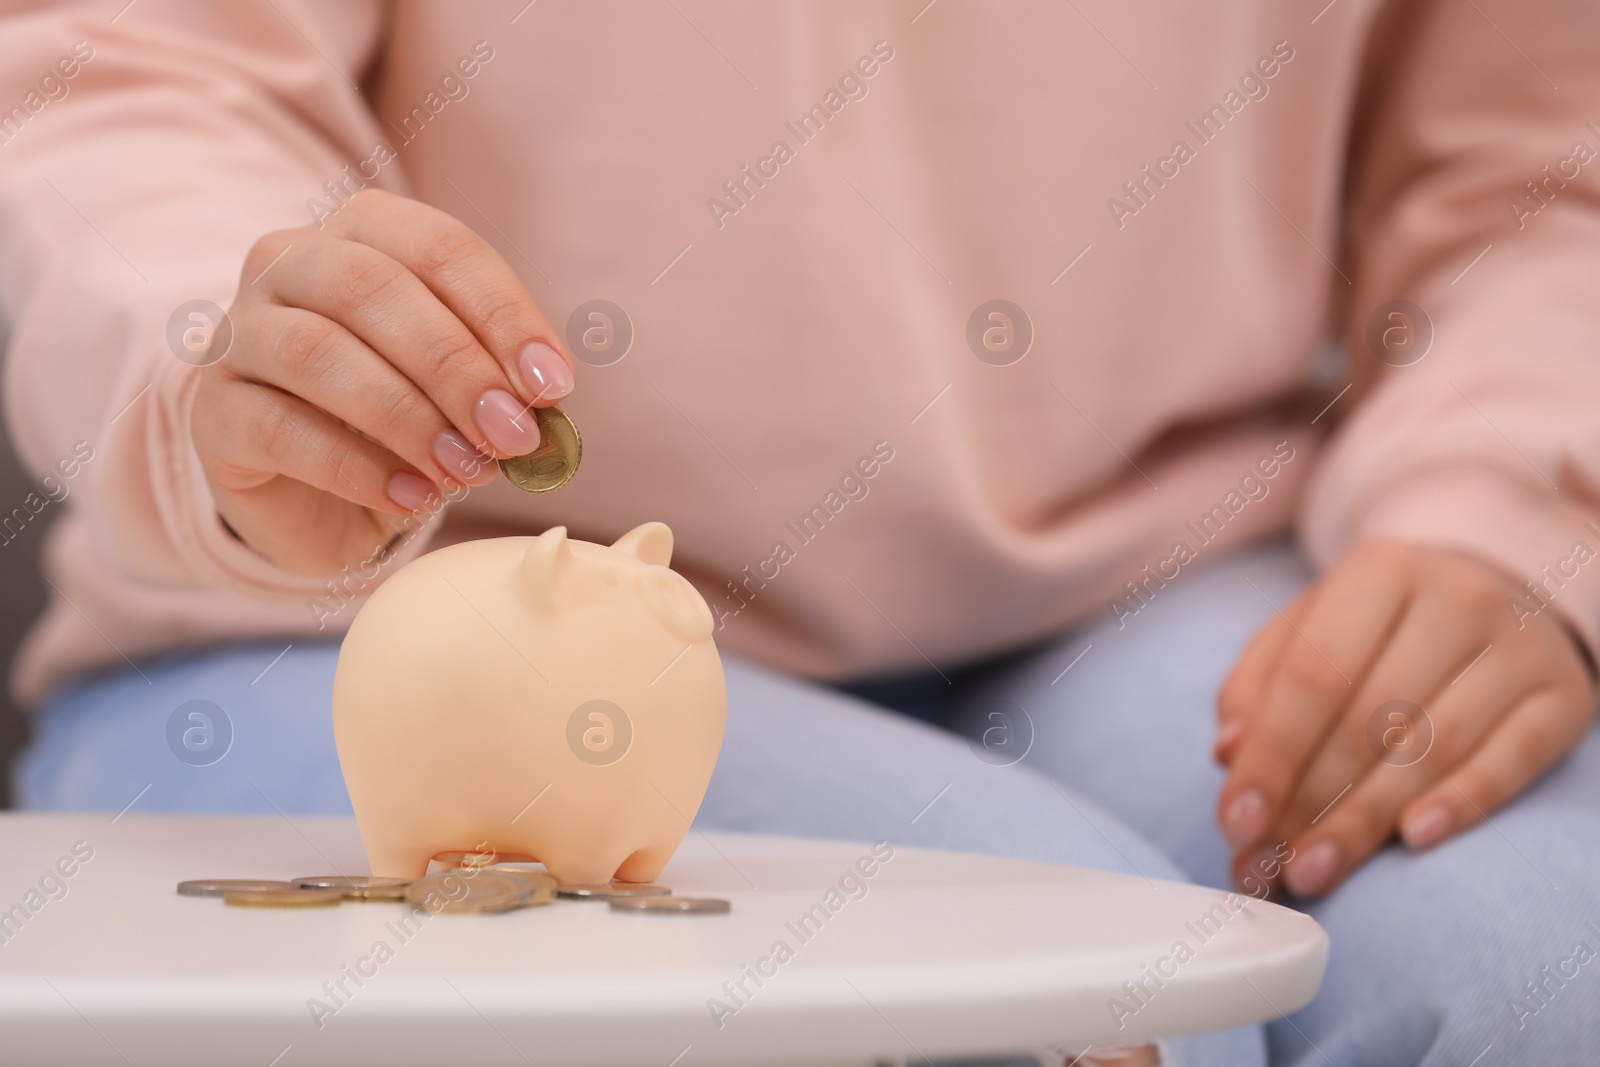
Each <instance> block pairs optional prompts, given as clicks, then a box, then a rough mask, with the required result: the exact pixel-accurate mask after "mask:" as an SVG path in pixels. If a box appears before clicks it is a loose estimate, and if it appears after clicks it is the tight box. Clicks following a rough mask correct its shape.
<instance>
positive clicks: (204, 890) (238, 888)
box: [178, 878, 298, 897]
mask: <svg viewBox="0 0 1600 1067" xmlns="http://www.w3.org/2000/svg"><path fill="white" fill-rule="evenodd" d="M296 888H298V887H297V886H296V885H295V884H294V883H293V882H276V881H270V880H266V879H261V878H201V879H198V880H196V881H192V882H179V883H178V894H179V895H180V896H185V897H220V896H221V895H222V894H224V893H266V892H270V891H271V890H274V889H296Z"/></svg>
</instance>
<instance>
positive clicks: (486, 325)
mask: <svg viewBox="0 0 1600 1067" xmlns="http://www.w3.org/2000/svg"><path fill="white" fill-rule="evenodd" d="M333 228H334V229H335V231H336V232H337V233H339V234H340V235H342V236H344V237H346V238H347V239H349V240H352V241H358V242H360V243H361V244H364V245H368V246H370V247H372V248H375V249H377V250H378V251H380V252H382V253H384V254H385V255H387V256H389V257H390V258H391V259H393V260H395V261H396V262H398V263H401V264H403V265H404V266H405V267H406V268H407V269H408V270H410V271H411V272H412V273H414V274H415V275H416V276H417V277H418V278H420V279H422V281H423V282H424V283H425V284H426V285H427V286H428V288H429V289H431V290H432V291H433V294H434V295H435V296H436V297H437V298H438V299H439V301H440V302H441V303H443V305H444V306H445V307H447V308H449V309H450V311H451V312H452V313H454V314H455V316H456V317H457V318H458V319H459V320H460V321H461V322H463V323H465V324H466V325H467V327H468V328H469V329H470V330H471V331H472V332H473V334H474V335H475V336H476V337H477V340H478V341H479V343H480V344H481V345H482V346H483V348H484V349H485V350H486V351H487V352H488V353H489V354H490V355H491V356H492V357H493V358H494V359H495V361H496V362H497V363H498V364H499V365H500V367H501V368H502V370H503V371H504V373H505V375H506V377H507V378H508V379H509V380H510V381H511V382H513V383H514V384H515V386H516V388H515V389H514V390H513V391H514V392H515V393H516V394H517V395H519V396H521V397H522V399H523V401H524V402H525V403H531V404H534V405H535V406H540V407H543V406H547V405H549V404H553V403H555V402H556V401H557V400H559V399H561V398H562V397H564V396H566V395H567V394H568V393H570V392H571V391H572V386H573V374H572V361H571V359H570V358H569V357H568V356H567V355H566V354H565V352H564V351H563V347H564V346H563V345H562V344H561V343H560V341H559V340H558V339H557V335H556V332H555V330H554V329H553V328H552V327H551V325H550V323H549V321H548V320H547V319H546V318H545V316H544V312H543V311H541V310H540V309H539V305H538V304H537V303H535V302H534V299H533V297H532V296H530V295H529V294H528V291H527V289H526V288H525V287H524V286H523V284H522V279H520V278H519V277H517V273H516V271H514V270H512V269H511V265H510V264H508V263H507V262H506V261H505V259H504V258H503V257H502V256H501V255H500V253H498V252H496V251H495V250H494V248H493V247H491V246H490V245H489V244H488V242H486V241H484V240H483V239H482V238H481V237H479V236H478V235H477V234H476V233H474V232H473V231H472V230H471V229H470V228H469V227H467V226H466V225H464V224H463V223H461V222H460V221H459V220H457V219H455V218H453V217H451V216H450V215H448V214H446V213H445V212H443V211H440V210H438V209H437V208H433V207H429V206H428V205H426V204H421V203H418V202H417V201H414V200H406V199H404V198H402V197H397V196H392V195H390V194H388V193H383V192H380V191H378V190H368V191H367V192H364V193H362V194H361V195H359V196H357V197H355V199H354V200H353V201H352V202H351V210H347V211H344V212H341V213H340V214H339V215H338V216H337V218H336V219H335V222H334V224H333Z"/></svg>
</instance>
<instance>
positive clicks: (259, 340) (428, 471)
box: [190, 190, 573, 577]
mask: <svg viewBox="0 0 1600 1067" xmlns="http://www.w3.org/2000/svg"><path fill="white" fill-rule="evenodd" d="M228 315H229V318H230V319H231V320H232V331H233V337H232V344H231V346H230V347H229V349H228V350H227V352H226V354H225V355H224V357H223V358H222V359H220V360H219V361H218V362H216V363H213V364H211V365H210V366H207V367H205V368H204V369H203V370H202V371H201V377H200V385H199V391H198V394H197V396H196V398H195V405H194V411H193V414H192V416H191V418H190V429H191V432H192V434H193V438H194V444H195V448H196V450H197V451H198V452H199V456H200V462H201V466H202V467H203V469H204V471H205V476H206V481H207V482H208V483H209V485H210V487H211V493H212V496H213V497H214V498H215V500H216V507H217V512H218V514H219V515H220V516H221V517H222V519H223V521H224V522H226V523H227V525H228V526H229V528H231V529H232V530H233V531H234V533H235V534H237V535H238V537H239V538H240V539H241V540H242V541H243V542H244V543H245V544H247V545H249V546H250V547H251V548H253V549H255V550H256V551H257V552H258V553H260V554H261V555H262V556H264V557H266V558H267V559H268V560H271V561H272V562H274V563H276V564H278V565H279V566H282V567H284V568H286V569H288V570H291V571H294V572H296V573H299V574H305V575H310V576H313V577H323V576H328V575H332V574H336V573H338V571H339V569H340V567H342V566H343V565H345V564H347V563H353V562H355V561H357V560H361V559H364V558H366V557H368V556H370V555H371V554H372V552H373V550H374V549H375V548H376V547H377V546H379V545H381V544H384V543H385V542H387V541H389V540H390V539H391V538H393V537H394V535H395V534H396V533H397V532H398V531H399V529H400V522H399V520H400V519H401V518H403V517H405V516H408V515H411V514H413V513H414V512H417V511H422V510H433V509H435V508H437V507H438V506H439V504H440V502H441V495H440V493H439V487H445V488H452V487H456V486H459V485H461V484H466V485H483V484H485V483H487V482H490V481H493V480H494V478H495V477H496V475H497V473H498V471H497V468H496V465H495V463H494V462H493V461H494V460H496V459H501V458H505V457H508V456H519V455H525V454H527V453H528V452H531V451H533V450H534V448H535V447H536V446H537V445H538V442H539V431H538V428H537V426H536V424H535V422H534V419H533V416H532V413H531V410H530V409H531V408H532V407H534V406H541V407H543V406H548V405H550V404H553V403H555V402H556V401H557V400H559V399H561V398H562V397H564V396H566V395H567V394H568V393H570V392H571V391H572V386H573V373H572V361H571V359H570V358H569V357H568V356H566V355H565V354H564V353H563V352H562V350H561V346H560V342H559V341H558V340H557V339H556V333H555V331H554V330H553V329H552V328H551V326H550V323H549V322H548V321H547V320H546V319H545V317H544V313H543V312H542V311H540V310H539V306H538V305H537V304H536V303H534V300H533V298H532V297H531V296H530V295H529V294H528V291H527V289H525V288H524V287H523V285H522V282H521V281H520V280H519V279H518V277H517V276H516V274H515V273H514V272H513V271H512V269H511V267H510V265H509V264H507V263H506V261H505V260H504V259H503V258H501V256H500V255H499V253H497V252H496V251H495V250H494V249H493V248H491V247H490V246H489V245H488V244H487V243H486V242H485V241H484V240H483V239H482V238H480V237H479V236H478V235H477V234H475V233H473V232H472V231H471V230H470V229H468V228H467V227H466V226H464V225H462V224H461V223H460V222H458V221H456V220H455V219H453V218H451V217H450V216H449V215H447V214H445V213H444V212H442V211H439V210H438V209H436V208H432V207H429V206H427V205H426V204H422V203H418V202H417V201H414V200H407V199H405V198H403V197H398V196H394V195H392V194H389V193H384V192H379V191H377V190H366V191H363V192H361V193H359V194H357V195H356V196H355V197H354V198H352V199H351V200H350V201H349V202H348V203H347V204H346V206H345V207H344V208H343V209H342V210H340V211H339V212H338V213H337V214H336V215H333V216H331V217H329V218H327V219H326V220H324V223H323V225H322V226H321V227H320V228H319V227H317V226H306V227H302V228H301V229H296V230H279V231H276V232H274V233H269V234H267V235H266V236H265V237H262V238H261V239H260V240H259V241H257V242H256V243H255V245H254V246H253V247H252V248H251V250H250V253H249V255H248V256H247V257H246V258H245V264H244V270H243V272H242V274H241V276H240V282H239V291H238V293H237V295H236V296H235V297H234V301H233V306H232V308H230V309H229V311H228Z"/></svg>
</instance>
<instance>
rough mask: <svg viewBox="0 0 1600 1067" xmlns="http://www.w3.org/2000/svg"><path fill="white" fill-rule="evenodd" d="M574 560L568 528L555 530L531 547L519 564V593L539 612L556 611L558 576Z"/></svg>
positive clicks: (530, 545) (544, 534) (537, 539)
mask: <svg viewBox="0 0 1600 1067" xmlns="http://www.w3.org/2000/svg"><path fill="white" fill-rule="evenodd" d="M571 558H572V547H571V546H570V545H568V544H567V528H566V527H565V526H552V527H550V529H548V530H546V531H545V532H544V533H542V534H540V535H539V536H538V537H535V538H534V539H533V540H532V541H530V542H529V543H528V551H527V553H526V554H525V555H524V556H523V557H522V562H521V563H519V564H517V575H516V583H517V592H519V593H520V594H521V595H522V598H523V600H524V601H525V602H526V603H527V604H528V605H529V606H530V607H532V608H533V609H534V610H535V611H544V612H554V611H555V610H556V575H557V573H558V572H559V571H560V570H561V568H562V567H563V566H564V565H565V564H566V562H567V561H568V560H570V559H571Z"/></svg>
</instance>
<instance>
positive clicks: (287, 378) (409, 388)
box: [253, 305, 495, 495]
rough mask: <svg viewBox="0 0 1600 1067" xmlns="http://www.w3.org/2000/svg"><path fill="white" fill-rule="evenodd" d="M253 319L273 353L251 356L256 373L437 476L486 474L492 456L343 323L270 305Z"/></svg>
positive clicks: (471, 481) (440, 480) (490, 472)
mask: <svg viewBox="0 0 1600 1067" xmlns="http://www.w3.org/2000/svg"><path fill="white" fill-rule="evenodd" d="M259 322H260V327H261V328H260V331H259V332H260V334H261V336H262V338H263V340H264V342H265V344H266V345H267V347H268V349H269V351H270V352H271V353H272V356H273V357H274V358H269V359H264V360H257V361H255V366H254V367H253V371H254V378H255V380H257V381H261V382H263V383H265V384H268V385H273V386H277V387H278V388H279V389H282V390H284V391H286V392H294V393H296V394H298V395H299V396H300V397H302V398H303V399H305V400H308V401H310V402H311V403H312V404H314V405H316V406H317V407H319V408H321V409H322V410H324V411H326V412H328V413H329V414H331V415H333V416H334V417H335V418H336V419H338V420H340V421H342V422H345V423H348V424H349V425H350V426H353V427H354V428H355V429H357V430H359V431H360V432H361V433H363V434H365V435H366V436H367V437H370V438H372V439H373V440H374V441H376V442H378V443H379V444H381V445H383V446H384V447H385V448H387V449H388V450H389V451H391V452H393V453H394V454H395V455H396V456H399V457H400V458H401V459H402V460H404V461H405V462H407V463H409V464H410V465H411V466H413V467H415V468H416V469H417V470H419V471H421V472H422V474H423V475H425V476H426V477H428V478H429V479H431V480H432V481H434V482H435V483H436V484H439V485H442V486H446V487H448V486H450V485H454V484H457V483H465V484H467V485H483V484H485V483H486V482H488V481H492V480H493V478H494V476H495V466H494V463H493V462H492V461H490V460H489V459H488V458H487V457H486V456H484V455H483V454H482V453H481V452H479V451H478V450H477V449H476V448H474V447H473V446H472V445H471V444H470V443H469V442H468V441H467V440H466V438H464V437H462V436H461V434H460V433H459V432H457V431H456V430H455V429H453V428H452V427H451V425H450V421H449V420H448V419H446V418H445V417H444V414H443V412H441V411H440V410H439V409H438V407H437V406H435V405H434V403H433V402H432V401H431V400H430V399H429V398H428V397H427V395H426V394H425V393H423V392H422V390H420V389H419V388H417V386H416V384H415V383H413V382H412V381H411V380H410V379H408V378H407V377H406V376H405V375H404V374H401V373H400V372H399V371H398V370H396V369H395V368H394V366H392V365H391V364H390V363H389V362H388V361H387V360H385V359H384V358H383V357H382V356H380V355H378V354H377V353H376V352H374V351H373V350H372V349H371V348H369V347H367V346H366V345H365V344H363V343H362V342H361V340H360V339H359V338H357V337H356V336H355V335H354V334H352V333H350V332H349V331H348V330H346V329H345V328H344V327H342V326H340V325H339V324H338V323H336V322H333V321H331V320H329V319H325V318H323V317H322V316H320V315H316V314H313V313H312V312H310V311H304V310H302V309H299V308H284V307H278V306H276V305H273V306H271V307H269V308H267V309H266V310H265V311H263V312H262V313H261V315H260V318H259ZM341 495H342V494H341Z"/></svg>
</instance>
